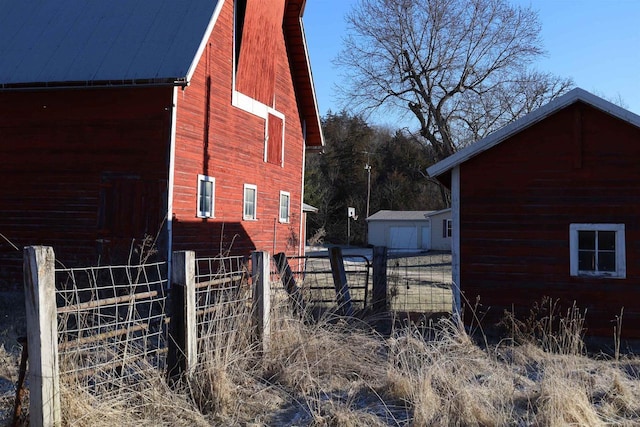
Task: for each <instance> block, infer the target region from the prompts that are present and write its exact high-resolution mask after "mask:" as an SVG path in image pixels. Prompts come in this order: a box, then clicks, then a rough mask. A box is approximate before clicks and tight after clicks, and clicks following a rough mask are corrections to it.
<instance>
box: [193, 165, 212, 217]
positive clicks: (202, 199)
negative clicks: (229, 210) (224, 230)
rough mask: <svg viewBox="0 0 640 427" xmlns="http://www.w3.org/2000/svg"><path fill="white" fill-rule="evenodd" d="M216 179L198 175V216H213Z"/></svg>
mask: <svg viewBox="0 0 640 427" xmlns="http://www.w3.org/2000/svg"><path fill="white" fill-rule="evenodd" d="M215 195H216V179H215V178H213V177H210V176H206V175H198V209H197V217H198V218H213V217H214V212H215V211H214V208H215Z"/></svg>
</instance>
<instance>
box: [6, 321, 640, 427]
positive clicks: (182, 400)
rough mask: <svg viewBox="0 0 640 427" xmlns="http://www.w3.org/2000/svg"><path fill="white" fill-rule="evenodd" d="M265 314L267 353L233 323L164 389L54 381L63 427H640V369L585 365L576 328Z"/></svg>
mask: <svg viewBox="0 0 640 427" xmlns="http://www.w3.org/2000/svg"><path fill="white" fill-rule="evenodd" d="M275 312H277V313H278V314H277V316H275V318H274V319H273V323H272V326H273V333H272V345H271V350H270V352H269V353H268V354H263V353H261V350H260V348H261V347H260V346H259V345H256V343H255V342H254V341H253V340H252V334H251V333H246V331H244V332H243V330H242V328H238V325H237V324H236V325H234V326H233V330H236V331H238V332H237V333H236V335H233V336H232V337H227V338H225V340H224V342H211V343H209V344H208V345H209V348H207V351H206V352H205V354H206V355H207V356H206V357H204V358H202V359H201V360H200V361H199V363H198V365H197V366H196V368H195V369H194V371H193V372H192V375H191V376H190V377H186V378H185V379H184V380H183V381H179V382H177V383H175V384H174V385H173V387H169V386H168V385H167V382H166V381H165V378H164V377H163V375H162V374H160V373H156V374H153V373H152V372H151V373H147V374H146V375H149V376H150V377H149V378H148V379H147V381H145V384H148V386H146V387H144V388H143V389H140V390H119V391H118V393H115V394H114V395H112V396H109V397H108V398H104V399H98V398H95V397H93V396H91V395H90V394H87V393H85V392H83V391H82V389H81V388H79V387H74V384H73V383H72V382H69V381H67V382H64V381H63V384H62V385H63V388H62V393H63V396H62V402H63V415H64V421H65V424H67V425H79V426H83V425H85V426H102V425H123V426H146V425H149V426H151V425H154V426H155V425H160V426H162V425H166V426H169V425H176V426H180V425H195V426H198V425H203V426H204V425H232V426H233V425H238V426H260V425H276V426H293V425H296V426H304V425H307V426H337V425H340V426H351V425H352V426H358V425H371V426H387V425H399V426H409V425H433V426H450V425H453V426H455V425H458V426H486V425H491V426H512V425H591V426H598V425H623V426H624V425H629V426H632V425H639V424H640V360H639V359H638V358H637V357H635V356H633V355H627V356H624V357H622V358H620V359H619V360H614V359H611V358H606V357H604V356H601V357H599V358H593V357H588V356H587V355H586V354H584V352H583V351H581V348H582V346H581V344H580V343H579V342H576V338H575V337H576V335H575V333H574V332H575V328H574V326H575V325H572V326H571V328H572V329H571V330H569V331H565V332H561V331H556V332H554V333H559V334H560V335H558V336H560V337H563V336H570V337H571V339H569V340H556V339H555V338H554V337H551V336H547V337H541V336H540V335H536V337H537V338H536V339H530V340H526V339H520V340H514V339H510V340H503V341H502V342H500V343H499V344H495V345H486V344H485V343H484V342H483V343H482V346H479V345H478V344H477V343H476V342H475V341H474V339H472V337H470V336H469V335H468V334H467V333H466V332H465V330H464V328H462V327H460V326H459V325H457V324H455V323H452V322H450V321H446V320H443V321H440V322H438V323H437V324H436V325H435V326H434V327H433V328H434V329H432V330H430V331H427V332H428V333H425V332H426V331H425V330H424V329H418V328H416V327H413V326H406V327H403V328H400V329H396V330H395V331H393V333H392V334H391V336H389V337H382V336H380V335H378V334H376V333H375V332H373V331H372V330H371V329H370V328H368V327H367V326H366V325H365V324H364V323H360V322H358V321H353V320H346V319H340V318H335V317H333V318H332V317H327V318H324V319H321V320H320V321H319V322H314V323H310V322H307V321H303V320H301V319H300V318H298V317H296V316H293V315H292V314H291V313H289V312H287V310H278V309H276V310H275ZM248 314H249V313H248ZM235 319H236V321H237V319H238V317H237V316H236V317H235ZM248 322H249V321H248V318H247V325H248V324H249V323H248ZM247 330H249V327H248V326H247ZM563 334H564V335H563ZM425 336H428V337H429V339H426V338H425ZM549 343H553V345H549ZM561 345H565V346H566V347H561ZM0 355H1V353H0ZM154 375H155V376H154Z"/></svg>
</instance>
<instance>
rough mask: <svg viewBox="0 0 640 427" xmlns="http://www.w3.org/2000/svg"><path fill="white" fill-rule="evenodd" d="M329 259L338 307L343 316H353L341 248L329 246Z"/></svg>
mask: <svg viewBox="0 0 640 427" xmlns="http://www.w3.org/2000/svg"><path fill="white" fill-rule="evenodd" d="M329 261H330V262H331V274H332V275H333V284H334V286H335V288H336V298H337V300H338V308H339V309H340V311H341V312H342V314H343V315H344V316H349V317H351V316H353V306H352V305H351V295H350V293H349V285H348V284H347V273H346V271H345V269H344V260H343V259H342V249H340V248H339V247H338V246H333V247H331V248H329Z"/></svg>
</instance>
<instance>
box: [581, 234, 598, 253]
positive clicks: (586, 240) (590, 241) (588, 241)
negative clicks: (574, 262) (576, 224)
mask: <svg viewBox="0 0 640 427" xmlns="http://www.w3.org/2000/svg"><path fill="white" fill-rule="evenodd" d="M595 248H596V232H595V231H578V249H595Z"/></svg>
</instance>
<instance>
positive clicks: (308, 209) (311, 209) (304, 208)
mask: <svg viewBox="0 0 640 427" xmlns="http://www.w3.org/2000/svg"><path fill="white" fill-rule="evenodd" d="M302 211H303V212H313V213H316V212H318V208H316V207H315V206H312V205H310V204H308V203H302Z"/></svg>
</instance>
